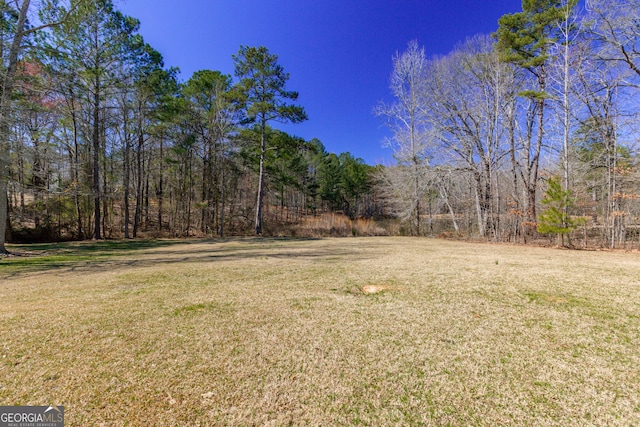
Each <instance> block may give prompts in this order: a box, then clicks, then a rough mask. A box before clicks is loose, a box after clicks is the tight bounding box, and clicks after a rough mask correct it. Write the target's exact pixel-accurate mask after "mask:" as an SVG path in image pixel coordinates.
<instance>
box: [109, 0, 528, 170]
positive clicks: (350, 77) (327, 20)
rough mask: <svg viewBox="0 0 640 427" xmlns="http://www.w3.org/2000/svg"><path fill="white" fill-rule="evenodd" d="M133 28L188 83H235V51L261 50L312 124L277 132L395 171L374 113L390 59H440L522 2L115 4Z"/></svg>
mask: <svg viewBox="0 0 640 427" xmlns="http://www.w3.org/2000/svg"><path fill="white" fill-rule="evenodd" d="M116 4H117V5H118V7H119V9H120V10H122V11H123V12H124V13H125V14H127V15H130V16H133V17H135V18H138V19H140V21H141V29H140V33H141V34H142V35H143V36H144V38H145V40H146V41H147V42H148V43H150V44H151V45H152V46H153V47H154V48H155V49H157V50H158V51H160V52H161V53H162V54H163V56H164V59H165V64H166V65H167V66H176V67H179V68H180V70H181V74H180V77H181V79H182V80H185V81H186V80H187V79H188V78H189V77H190V76H191V75H192V74H193V72H195V71H198V70H202V69H211V70H219V71H222V72H223V73H226V74H231V75H232V74H233V61H232V58H231V55H233V54H235V53H237V52H238V49H239V47H240V45H248V46H266V47H267V48H269V51H270V52H271V53H275V54H277V55H278V57H279V62H280V64H281V65H282V66H283V67H284V69H285V71H287V72H289V73H290V74H291V79H290V80H289V84H288V89H289V90H295V91H298V92H299V93H300V98H299V104H300V105H302V106H303V107H304V108H305V109H306V111H307V114H308V116H309V120H308V121H307V122H304V123H302V124H297V125H281V124H277V123H273V125H274V127H277V128H278V129H282V130H285V131H287V132H289V133H291V134H294V135H297V136H300V137H303V138H305V139H307V140H308V139H311V138H318V139H320V140H321V141H322V142H323V143H324V145H325V146H326V147H327V150H328V151H331V152H335V153H340V152H344V151H349V152H351V153H352V154H353V155H354V156H355V157H361V158H362V159H364V160H365V161H366V162H367V163H369V164H376V163H384V164H390V163H392V153H391V151H390V150H389V149H386V148H383V140H384V138H385V137H386V136H387V135H388V131H387V130H386V129H384V128H383V127H381V123H380V121H379V119H377V118H376V117H374V116H373V115H372V113H371V111H372V109H373V107H374V106H375V105H376V104H377V103H378V102H379V101H381V100H384V101H391V100H392V99H391V97H390V92H389V75H390V73H391V69H392V57H393V55H394V54H395V53H396V52H398V51H400V52H402V51H403V50H404V49H405V48H406V46H407V43H408V42H409V41H410V40H414V39H415V40H417V41H418V43H419V44H420V45H421V46H424V47H425V50H426V52H427V54H428V55H429V56H432V55H443V54H446V53H448V52H449V51H451V50H452V49H453V47H454V46H455V45H456V44H457V43H459V42H461V41H463V40H464V39H465V38H466V37H469V36H473V35H475V34H479V33H484V34H488V33H491V32H493V31H495V30H496V28H497V25H498V24H497V22H498V18H499V17H500V16H502V15H504V14H506V13H514V12H519V11H521V10H522V9H521V1H520V0H492V1H486V2H484V1H477V0H448V1H447V0H396V1H392V0H388V1H383V0H181V1H178V0H121V1H120V2H119V3H116Z"/></svg>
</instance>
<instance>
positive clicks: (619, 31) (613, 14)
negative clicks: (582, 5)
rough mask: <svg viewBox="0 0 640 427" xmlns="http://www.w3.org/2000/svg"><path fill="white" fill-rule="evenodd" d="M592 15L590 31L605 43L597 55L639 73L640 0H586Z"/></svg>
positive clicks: (599, 40) (637, 74)
mask: <svg viewBox="0 0 640 427" xmlns="http://www.w3.org/2000/svg"><path fill="white" fill-rule="evenodd" d="M587 7H588V9H589V12H590V13H589V15H590V17H592V18H593V21H594V22H593V24H594V25H592V26H591V33H592V35H593V36H594V38H595V39H596V40H597V41H598V42H600V43H603V44H604V45H605V49H602V50H600V51H599V52H598V56H599V57H600V58H601V59H604V60H606V61H614V62H621V63H624V64H625V65H626V66H628V67H629V68H630V69H631V70H632V71H633V72H634V73H635V74H636V77H640V24H639V23H638V16H640V1H638V0H625V1H611V0H587Z"/></svg>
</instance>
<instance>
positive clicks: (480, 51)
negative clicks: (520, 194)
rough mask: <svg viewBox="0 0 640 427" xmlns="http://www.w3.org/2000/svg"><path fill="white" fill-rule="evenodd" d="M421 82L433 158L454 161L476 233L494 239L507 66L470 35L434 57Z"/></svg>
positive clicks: (482, 39) (509, 96) (510, 86)
mask: <svg viewBox="0 0 640 427" xmlns="http://www.w3.org/2000/svg"><path fill="white" fill-rule="evenodd" d="M427 85H428V90H427V93H428V95H427V102H426V103H425V107H424V108H425V109H426V111H427V114H428V116H429V119H430V121H431V123H432V126H433V128H434V135H435V136H436V137H437V140H438V143H439V147H441V148H442V149H441V150H439V152H440V158H439V160H440V161H447V160H448V161H452V162H454V165H455V166H456V167H457V168H458V172H459V173H461V174H463V175H465V176H468V177H469V180H470V182H471V185H472V195H471V197H472V198H473V201H472V202H471V204H472V205H473V206H474V207H475V213H474V216H475V217H476V224H477V231H478V234H479V235H480V236H483V237H484V236H487V235H488V234H489V233H491V232H493V233H494V238H496V239H497V237H498V235H497V234H498V233H497V230H496V219H495V218H496V216H497V214H498V206H497V200H496V199H497V196H498V190H497V188H496V183H497V174H498V172H499V170H500V166H501V165H500V162H501V160H502V159H504V158H505V157H506V154H507V151H508V145H507V144H506V143H505V142H506V135H507V134H508V128H509V127H508V125H507V124H508V122H509V117H508V115H509V112H510V111H512V110H513V109H514V107H513V104H514V102H515V95H514V93H515V91H516V88H517V83H516V79H515V76H514V72H513V69H512V67H510V66H508V65H505V64H504V63H502V62H501V61H500V60H499V58H498V57H497V55H496V52H495V49H494V44H493V42H492V40H491V39H490V38H489V37H487V36H476V37H473V38H470V39H468V40H466V41H465V42H464V43H462V44H460V45H459V46H457V47H456V49H455V50H454V51H453V52H451V53H450V54H449V55H447V56H445V57H442V58H439V59H437V60H434V61H433V64H432V66H431V67H430V72H429V78H428V83H427ZM447 157H449V159H447ZM445 170H446V169H445ZM470 214H471V213H470Z"/></svg>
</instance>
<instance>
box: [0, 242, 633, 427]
mask: <svg viewBox="0 0 640 427" xmlns="http://www.w3.org/2000/svg"><path fill="white" fill-rule="evenodd" d="M48 253H49V255H47V256H43V257H42V261H43V262H42V264H41V265H39V266H38V267H37V268H35V267H33V266H30V267H29V268H26V267H24V268H23V267H20V265H19V264H15V265H12V262H14V261H16V260H17V261H20V259H18V258H16V259H5V260H2V261H0V280H1V284H0V300H1V301H2V304H0V343H1V345H0V402H2V404H3V405H17V404H20V405H44V404H49V403H51V404H61V405H65V414H66V421H67V425H69V426H87V425H105V426H107V425H108V426H119V425H136V426H138V425H139V426H143V425H144V426H147V425H159V426H178V425H191V426H197V425H202V426H205V425H207V426H208V425H234V426H235V425H316V426H327V425H434V426H440V425H456V426H457V425H477V426H496V425H507V426H509V425H512V426H520V425H530V426H550V425H555V426H567V425H576V426H588V425H596V426H616V425H620V426H628V425H638V424H640V368H639V367H640V350H638V343H639V342H640V259H639V258H638V254H633V253H622V252H619V253H617V252H573V251H559V250H553V249H545V248H531V247H513V246H506V245H486V244H471V243H461V242H453V241H440V240H430V239H411V238H388V237H387V238H349V239H322V240H320V239H316V240H290V239H238V240H230V241H220V242H216V241H201V242H184V243H179V242H173V243H172V244H167V245H163V246H159V247H152V246H150V247H145V248H141V249H140V250H138V251H137V252H136V253H135V254H132V253H129V252H128V253H126V254H125V253H122V254H120V253H119V252H117V250H114V252H113V254H111V256H109V257H103V258H99V259H95V260H78V261H77V262H66V261H65V262H64V263H63V262H61V261H60V262H58V263H57V264H53V265H51V266H50V267H47V265H46V260H47V259H48V258H47V257H48V256H54V255H55V250H48ZM369 285H379V286H383V287H385V289H390V291H388V292H387V291H385V292H379V293H373V294H370V295H365V292H364V288H365V287H366V286H369Z"/></svg>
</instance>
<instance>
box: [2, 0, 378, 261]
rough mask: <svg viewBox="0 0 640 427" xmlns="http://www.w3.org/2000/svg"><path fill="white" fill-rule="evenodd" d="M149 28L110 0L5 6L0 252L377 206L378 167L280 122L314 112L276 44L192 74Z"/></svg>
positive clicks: (228, 227) (214, 231)
mask: <svg viewBox="0 0 640 427" xmlns="http://www.w3.org/2000/svg"><path fill="white" fill-rule="evenodd" d="M36 22H37V23H38V24H36ZM139 26H140V22H139V21H138V20H137V19H135V18H133V17H129V16H125V15H124V14H122V13H121V12H120V11H118V10H117V8H116V7H115V6H114V4H113V3H112V2H111V0H70V1H68V2H66V3H64V2H60V1H54V0H51V1H42V2H40V3H38V4H37V5H31V4H30V2H29V1H27V0H22V1H15V2H1V3H0V31H1V34H0V37H1V40H0V42H1V44H0V48H2V52H1V54H2V58H3V63H2V68H3V69H2V70H1V73H2V78H3V81H4V84H3V86H2V104H1V108H2V109H1V114H2V116H1V117H0V124H1V125H2V127H0V144H2V146H1V147H0V149H1V153H2V158H1V159H0V160H1V164H0V193H2V194H0V200H1V201H3V202H4V203H6V205H5V206H2V203H0V228H2V229H1V230H0V236H1V237H0V239H1V240H0V249H2V250H4V241H5V240H4V238H5V236H6V237H7V238H8V239H9V240H12V239H13V240H26V241H36V240H56V239H62V238H72V239H87V238H94V239H103V238H112V237H124V238H135V237H139V236H140V235H141V233H145V235H149V234H148V233H153V235H154V236H167V235H168V236H190V235H202V236H207V235H218V236H224V235H226V234H246V233H251V232H253V233H255V234H262V233H263V232H264V226H265V224H264V223H265V213H267V214H268V216H269V218H273V220H274V221H277V222H278V223H287V222H295V221H298V220H300V218H302V217H303V216H305V215H317V214H320V213H323V212H328V211H340V212H344V213H345V214H347V215H349V216H350V217H352V218H355V217H357V216H363V215H372V214H373V213H374V211H375V210H376V209H377V208H376V206H375V203H374V202H372V200H373V199H372V197H371V196H370V195H371V192H372V188H373V180H372V177H373V173H372V171H373V168H372V167H370V166H368V165H366V164H365V163H364V161H363V160H361V159H358V158H354V157H353V156H352V155H351V154H350V153H342V154H339V155H336V154H333V153H329V152H327V151H326V149H325V147H324V145H323V144H322V142H321V141H319V140H317V139H312V140H310V141H306V140H304V139H302V138H299V137H296V136H294V135H289V134H287V133H285V132H282V131H280V130H277V129H275V128H273V127H271V123H272V122H279V123H282V122H291V123H299V122H301V121H303V120H306V119H307V116H306V113H305V111H304V108H303V107H301V106H299V105H297V102H296V101H297V98H298V94H297V92H295V91H291V90H289V89H288V87H287V81H288V79H289V74H288V73H286V72H285V70H284V69H283V67H282V66H281V65H280V64H279V63H278V57H277V55H275V54H272V53H271V52H269V50H268V49H267V48H265V47H249V46H241V47H240V49H239V51H238V53H237V54H236V55H233V56H232V58H231V59H232V60H233V63H234V66H235V67H234V68H235V73H234V76H229V75H225V74H223V73H221V72H220V71H214V70H201V71H197V72H195V73H194V74H193V75H192V76H191V77H190V78H189V79H188V80H187V81H185V82H182V81H180V80H179V78H178V69H176V68H170V67H165V65H164V61H163V58H162V55H161V54H160V53H159V52H158V51H156V50H155V49H154V48H153V47H152V46H150V45H149V44H148V43H146V42H145V41H144V39H143V37H142V36H141V35H140V34H139V32H138V30H139Z"/></svg>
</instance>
